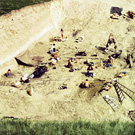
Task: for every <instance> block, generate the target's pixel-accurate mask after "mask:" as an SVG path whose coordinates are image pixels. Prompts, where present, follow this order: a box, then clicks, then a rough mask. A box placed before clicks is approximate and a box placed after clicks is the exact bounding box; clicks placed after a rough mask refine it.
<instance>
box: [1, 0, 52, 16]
mask: <svg viewBox="0 0 135 135" xmlns="http://www.w3.org/2000/svg"><path fill="white" fill-rule="evenodd" d="M48 1H50V0H2V1H0V15H3V14H7V13H9V12H11V11H12V10H17V9H20V8H23V7H26V6H29V5H35V4H39V3H43V2H48Z"/></svg>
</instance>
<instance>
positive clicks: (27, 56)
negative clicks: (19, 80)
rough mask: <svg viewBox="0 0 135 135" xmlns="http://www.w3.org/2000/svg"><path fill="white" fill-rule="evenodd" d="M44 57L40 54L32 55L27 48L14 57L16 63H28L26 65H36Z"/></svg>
mask: <svg viewBox="0 0 135 135" xmlns="http://www.w3.org/2000/svg"><path fill="white" fill-rule="evenodd" d="M43 58H44V57H41V56H33V55H32V54H31V52H30V51H29V50H26V51H25V52H23V53H21V54H19V55H18V56H17V57H15V59H16V61H17V62H18V64H21V65H28V66H37V65H38V64H39V63H41V62H42V60H43Z"/></svg>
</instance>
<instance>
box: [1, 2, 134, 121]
mask: <svg viewBox="0 0 135 135" xmlns="http://www.w3.org/2000/svg"><path fill="white" fill-rule="evenodd" d="M53 2H54V3H53ZM53 2H52V6H54V5H56V6H54V9H55V8H57V6H58V5H59V4H58V3H57V2H58V1H53ZM62 2H63V3H61V4H63V5H64V4H67V3H66V0H65V1H64V0H63V1H62ZM81 2H82V1H81V0H80V1H79V0H78V1H74V2H71V1H70V2H69V3H68V4H69V5H70V4H72V6H69V7H68V6H63V7H62V9H63V11H64V13H65V15H66V16H65V18H64V20H63V21H61V23H60V24H59V25H58V28H59V29H58V31H57V30H56V29H57V28H56V29H54V30H53V31H51V32H50V33H49V34H48V35H44V36H43V37H42V38H40V39H39V40H38V41H37V42H35V43H34V44H33V46H31V47H29V48H28V49H29V50H30V51H31V53H32V54H33V55H36V56H37V55H38V56H43V57H44V59H43V62H44V63H48V62H49V59H50V58H51V56H50V54H48V53H47V52H48V50H49V48H50V47H51V44H53V43H55V44H56V45H55V46H56V49H58V50H59V55H60V61H59V62H58V63H57V64H56V65H55V67H56V69H53V67H50V66H49V65H47V66H48V68H49V71H48V72H46V73H45V74H44V75H43V76H42V77H41V78H35V79H30V84H31V86H32V87H33V89H34V93H33V95H32V96H29V95H28V94H27V90H28V89H29V84H23V85H22V86H21V87H20V88H15V87H12V84H14V83H15V82H17V81H19V80H20V78H21V77H23V76H24V75H25V74H26V73H28V74H31V73H32V72H33V71H34V69H35V67H29V66H23V65H18V66H17V68H16V69H12V72H13V73H14V76H13V78H6V77H4V76H1V77H0V106H1V107H0V114H1V115H2V116H13V117H17V118H28V119H32V120H33V119H36V120H49V121H51V120H58V121H69V120H78V119H83V120H91V121H97V122H101V121H112V120H121V121H131V119H130V118H129V116H128V112H129V111H132V110H135V103H134V101H133V100H131V99H130V98H129V97H128V96H127V95H125V97H126V98H125V99H124V101H123V103H122V104H120V103H119V102H118V98H117V93H116V91H115V89H114V87H113V86H112V88H111V89H110V90H109V91H102V92H100V94H99V93H98V92H99V91H100V90H101V88H102V86H103V85H104V83H105V82H108V81H110V80H112V79H114V78H115V77H116V74H118V73H120V72H123V71H126V72H127V75H126V76H125V77H123V78H117V80H118V82H119V83H121V84H123V85H124V86H126V87H128V88H129V89H131V90H132V91H134V92H135V89H134V86H135V79H134V78H135V67H134V66H133V67H132V68H129V66H128V65H127V64H126V61H125V58H126V55H127V51H128V50H129V49H131V48H132V47H131V46H133V45H134V44H135V34H134V32H135V29H132V28H133V26H134V25H135V22H134V19H125V18H123V17H122V16H120V18H119V19H118V20H116V19H111V18H110V8H111V5H116V6H120V7H123V8H124V9H125V10H130V9H129V6H130V5H131V4H132V3H131V2H128V1H124V2H122V1H119V3H117V2H116V1H114V2H113V1H111V0H110V1H109V2H108V3H107V2H105V1H103V2H102V1H99V5H97V4H96V3H95V2H94V1H91V2H88V3H87V1H86V3H87V4H86V3H85V1H84V3H83V4H82V3H81ZM92 2H93V3H94V4H93V3H92ZM104 5H106V7H105V6H104ZM39 8H40V6H39ZM66 8H68V10H67V9H66ZM106 10H109V11H108V13H107V14H104V13H105V12H106ZM58 11H59V9H58ZM81 11H82V12H81ZM83 11H84V12H83ZM71 12H72V14H71ZM103 14H104V16H103ZM56 22H57V19H56ZM58 23H59V21H58ZM56 25H57V23H56ZM60 28H63V29H64V37H67V40H66V41H64V42H57V41H55V42H51V41H50V39H51V38H52V37H54V36H60ZM110 33H113V34H114V38H115V40H116V44H117V46H118V50H120V49H121V50H122V51H123V52H122V55H121V58H118V59H114V65H113V66H112V67H110V68H106V69H104V68H103V67H102V66H101V67H98V65H99V64H100V63H101V62H102V61H106V60H107V59H108V56H109V55H111V54H114V48H113V45H111V46H110V48H109V50H108V52H107V53H104V51H103V50H102V49H103V48H104V47H105V45H106V43H107V40H108V37H109V34H110ZM80 36H84V40H83V41H82V42H79V43H76V42H75V39H76V38H78V37H80ZM79 51H86V53H87V56H77V61H78V62H77V63H73V65H74V67H75V68H76V69H78V70H75V71H74V72H69V68H66V67H65V65H67V61H68V59H69V58H70V57H73V56H75V54H76V53H77V52H79ZM94 53H96V54H97V57H95V56H92V55H93V54H94ZM87 58H88V59H89V60H90V61H91V62H94V67H93V68H94V71H93V72H94V73H95V76H94V77H93V78H91V77H89V78H88V77H87V76H86V75H85V73H86V72H87V67H88V66H87V65H86V64H84V62H85V61H86V59H87ZM86 79H88V80H89V82H90V83H91V87H90V88H89V89H81V88H79V85H80V83H82V81H85V80H86ZM63 85H66V86H67V89H63V90H60V89H59V87H60V86H63ZM105 95H109V96H111V97H115V98H116V100H115V102H116V104H117V105H118V106H119V109H117V110H116V111H113V109H112V108H111V107H110V106H109V104H107V103H106V102H105V100H104V99H103V96H105Z"/></svg>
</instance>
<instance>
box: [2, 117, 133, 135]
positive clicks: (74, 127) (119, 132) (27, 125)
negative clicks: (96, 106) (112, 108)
mask: <svg viewBox="0 0 135 135" xmlns="http://www.w3.org/2000/svg"><path fill="white" fill-rule="evenodd" d="M134 133H135V123H129V122H120V121H113V122H102V123H92V122H89V121H72V122H47V121H45V122H41V121H28V120H19V119H18V120H16V119H1V120H0V135H134Z"/></svg>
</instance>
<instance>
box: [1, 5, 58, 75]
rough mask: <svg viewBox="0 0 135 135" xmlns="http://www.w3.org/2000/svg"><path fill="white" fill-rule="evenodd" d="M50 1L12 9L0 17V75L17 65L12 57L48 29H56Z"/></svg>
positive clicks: (30, 44)
mask: <svg viewBox="0 0 135 135" xmlns="http://www.w3.org/2000/svg"><path fill="white" fill-rule="evenodd" d="M51 7H52V5H51V2H48V3H43V4H38V5H33V6H28V7H25V8H22V9H20V10H14V11H12V12H11V13H9V14H6V15H3V16H1V17H0V33H1V34H0V50H1V53H0V75H2V74H3V73H4V72H6V71H7V69H9V68H11V69H12V68H15V67H16V66H17V64H16V61H15V60H14V57H15V56H16V55H18V54H19V53H21V52H22V51H24V50H26V49H27V48H28V47H30V46H32V45H33V44H34V43H35V42H37V41H38V40H39V39H40V38H41V37H43V36H44V35H46V36H47V34H49V31H51V30H56V28H55V26H56V25H55V22H54V23H53V21H54V20H52V17H51V16H50V15H53V10H52V11H51V9H52V8H51Z"/></svg>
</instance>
